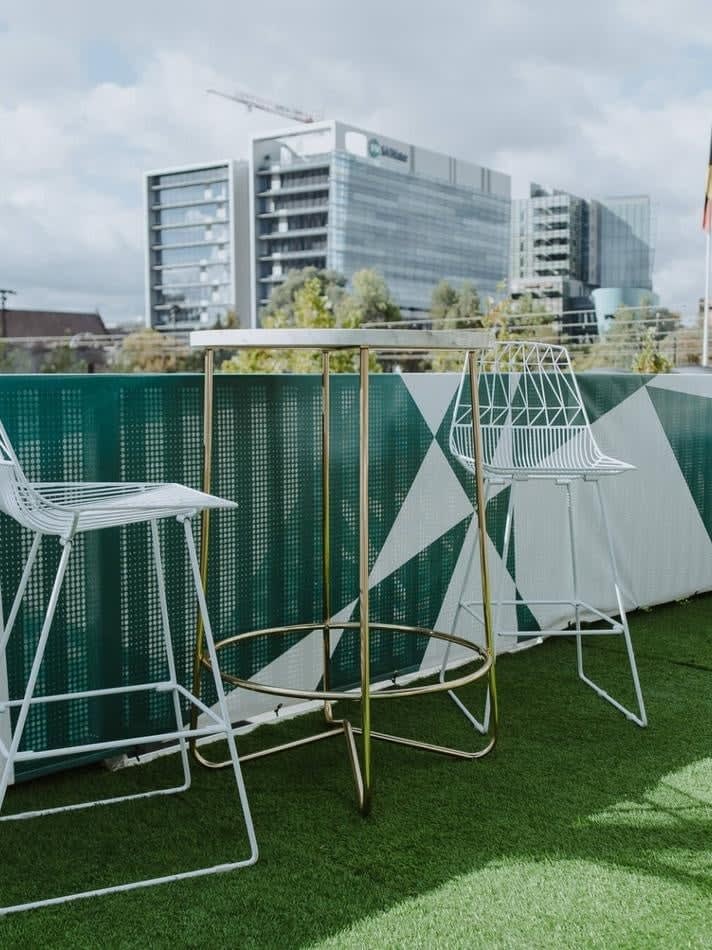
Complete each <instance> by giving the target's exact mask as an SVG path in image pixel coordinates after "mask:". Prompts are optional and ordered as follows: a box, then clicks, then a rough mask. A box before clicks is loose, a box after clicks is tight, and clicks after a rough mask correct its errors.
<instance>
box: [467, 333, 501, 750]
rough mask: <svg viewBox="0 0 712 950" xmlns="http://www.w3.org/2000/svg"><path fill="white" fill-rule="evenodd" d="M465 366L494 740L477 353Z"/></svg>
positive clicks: (470, 355)
mask: <svg viewBox="0 0 712 950" xmlns="http://www.w3.org/2000/svg"><path fill="white" fill-rule="evenodd" d="M467 357H468V362H469V367H470V404H471V406H472V443H473V448H474V456H475V489H476V491H475V496H476V497H475V504H476V506H477V527H478V530H479V535H480V577H481V581H482V615H483V619H484V627H485V645H486V647H487V653H488V654H489V656H490V658H491V659H492V666H491V667H490V671H489V696H490V708H491V713H490V721H491V723H492V737H493V740H494V738H496V736H497V726H498V723H499V706H498V703H497V682H496V677H495V660H496V650H495V642H494V628H493V625H492V596H491V593H490V583H489V570H488V567H487V512H486V505H487V500H486V494H485V481H484V472H483V463H484V456H483V452H482V429H481V427H480V394H479V378H478V373H477V353H476V352H475V351H474V350H469V351H468V354H467Z"/></svg>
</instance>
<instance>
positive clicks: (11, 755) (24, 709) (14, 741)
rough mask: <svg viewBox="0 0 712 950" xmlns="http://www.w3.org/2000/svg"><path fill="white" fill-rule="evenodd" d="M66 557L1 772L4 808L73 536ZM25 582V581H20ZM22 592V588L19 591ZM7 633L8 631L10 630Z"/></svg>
mask: <svg viewBox="0 0 712 950" xmlns="http://www.w3.org/2000/svg"><path fill="white" fill-rule="evenodd" d="M38 544H39V542H38V541H37V538H35V541H34V542H33V545H32V550H31V552H30V558H28V562H27V564H26V565H25V572H23V581H24V586H23V587H22V590H23V592H24V587H26V586H27V579H28V578H29V570H28V565H29V568H30V569H31V567H32V564H31V561H34V557H35V556H36V554H37V546H38ZM62 545H63V547H62V556H61V557H60V559H59V566H58V567H57V573H56V575H55V578H54V584H53V585H52V592H51V594H50V597H49V602H48V604H47V611H46V613H45V619H44V623H43V624H42V629H41V631H40V638H39V640H38V642H37V647H36V649H35V656H34V659H33V661H32V666H31V668H30V675H29V677H28V679H27V685H26V687H25V694H24V696H23V698H22V703H21V704H20V707H19V711H18V714H17V721H16V723H15V728H14V730H13V732H12V738H11V740H10V745H9V748H8V750H7V751H8V754H7V757H6V759H5V762H4V764H3V768H2V773H1V774H0V810H2V806H3V803H4V801H5V794H6V792H7V787H8V784H9V782H10V775H11V773H12V770H13V767H14V762H15V756H16V755H17V752H18V749H19V748H20V742H21V741H22V733H23V731H24V728H25V723H26V721H27V716H28V714H29V711H30V704H31V702H32V697H33V695H34V692H35V686H36V685H37V678H38V676H39V672H40V667H41V666H42V660H43V658H44V653H45V649H46V647H47V640H48V638H49V631H50V628H51V626H52V621H53V619H54V614H55V610H56V609H57V602H58V600H59V595H60V592H61V590H62V583H63V582H64V575H65V574H66V572H67V564H68V562H69V556H70V554H71V553H72V540H71V538H69V539H65V540H63V541H62ZM20 583H21V585H22V581H21V582H20ZM18 593H19V591H18ZM16 607H19V602H18V600H17V596H16V597H15V603H14V604H13V610H12V611H11V614H10V616H11V618H12V621H13V623H14V618H15V616H16V615H17V610H16V609H15V608H16ZM8 628H9V629H10V630H11V629H12V627H11V625H10V622H9V621H8ZM6 633H7V631H6ZM6 643H7V637H5V636H4V637H3V656H4V647H5V644H6Z"/></svg>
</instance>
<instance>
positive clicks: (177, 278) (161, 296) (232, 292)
mask: <svg viewBox="0 0 712 950" xmlns="http://www.w3.org/2000/svg"><path fill="white" fill-rule="evenodd" d="M248 183H249V169H248V164H247V162H244V161H243V162H237V161H232V160H229V161H222V162H210V163H207V164H200V165H189V166H183V167H180V168H171V169H164V170H159V171H152V172H148V173H147V174H146V175H145V179H144V200H145V229H146V232H145V233H146V284H145V286H146V309H145V314H146V323H147V325H148V326H152V327H158V328H161V327H163V328H177V329H180V328H186V327H194V326H214V325H215V324H216V322H218V321H219V322H221V323H224V322H225V321H226V320H227V319H228V317H229V316H230V314H233V313H234V314H236V315H237V319H238V320H239V321H240V322H242V323H245V324H246V323H248V322H249V319H250V292H249V287H250V259H249V254H250V240H249V221H250V218H249V184H248Z"/></svg>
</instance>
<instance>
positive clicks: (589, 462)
mask: <svg viewBox="0 0 712 950" xmlns="http://www.w3.org/2000/svg"><path fill="white" fill-rule="evenodd" d="M467 375H468V369H467V366H465V368H464V370H463V374H462V378H461V380H460V386H459V389H458V393H457V397H456V400H455V408H454V411H453V417H452V422H451V427H450V438H449V446H450V451H451V452H452V454H453V455H454V456H455V458H456V459H457V460H458V462H460V464H461V465H463V467H464V468H465V469H467V471H469V472H472V471H473V452H472V441H471V437H470V435H469V433H470V432H471V429H472V427H471V419H472V405H473V401H472V399H471V397H470V396H469V395H468V393H467V388H466V387H465V385H464V383H465V379H466V377H467ZM480 380H481V387H482V391H483V396H482V398H481V399H480V406H479V411H480V425H481V429H482V436H483V443H484V458H483V465H484V475H485V485H486V488H485V492H484V499H485V502H484V503H485V506H486V505H487V502H488V501H489V499H490V498H491V497H492V495H493V494H494V489H501V488H503V487H509V489H510V493H509V503H508V506H507V515H506V521H505V529H504V539H503V549H502V563H503V565H504V566H505V567H504V569H503V570H502V572H501V574H500V583H499V588H498V591H497V594H496V596H495V599H494V605H493V606H494V611H493V612H494V618H493V625H494V631H495V635H499V636H501V637H519V636H521V635H522V631H519V630H505V629H502V622H501V621H502V608H503V607H518V606H521V605H530V606H536V605H538V606H564V607H570V608H571V610H572V612H573V620H572V622H573V629H571V628H569V629H545V630H541V631H539V632H538V633H537V634H536V635H535V637H536V638H537V639H538V641H539V642H541V638H542V637H545V636H547V637H548V636H571V635H574V636H575V638H576V669H577V673H578V676H579V678H580V679H581V681H582V682H583V683H585V684H586V685H587V686H589V687H590V688H591V689H592V690H593V691H594V692H595V693H596V694H597V695H598V696H600V697H601V698H602V699H604V700H606V701H607V702H608V703H610V704H611V705H612V706H613V707H615V708H616V709H617V710H619V711H620V712H621V713H623V715H624V716H625V717H626V718H627V719H629V720H630V721H631V722H633V723H635V724H636V725H638V726H640V727H644V726H646V725H647V722H648V719H647V714H646V711H645V703H644V700H643V693H642V689H641V686H640V679H639V676H638V669H637V665H636V660H635V653H634V651H633V643H632V640H631V636H630V630H629V627H628V619H627V616H626V611H625V605H624V602H623V595H622V590H621V584H620V580H619V573H618V565H617V562H616V556H615V551H614V548H613V540H612V535H611V530H610V523H609V519H608V513H607V511H606V506H605V503H604V496H603V492H602V491H601V483H600V480H601V478H602V477H604V476H605V477H608V476H611V475H617V474H620V473H622V472H625V471H629V470H632V469H633V468H634V466H632V465H630V464H629V463H627V462H622V461H620V460H618V459H614V458H611V457H610V456H607V455H604V453H603V452H602V451H601V450H600V448H599V447H598V445H597V443H596V440H595V438H594V435H593V432H592V430H591V426H590V423H589V420H588V416H587V414H586V409H585V407H584V404H583V399H582V397H581V393H580V390H579V387H578V383H577V381H576V377H575V375H574V373H573V370H572V367H571V361H570V358H569V354H568V352H567V350H566V349H565V348H564V347H562V346H554V345H550V344H544V343H537V342H524V341H516V342H506V343H499V344H497V346H496V348H495V349H494V350H491V351H489V352H483V353H482V354H481V355H480ZM530 479H531V480H550V481H554V482H555V484H557V485H559V486H561V488H562V489H563V491H564V492H565V497H566V510H567V521H568V541H569V549H570V556H571V598H570V599H559V600H551V599H550V600H527V601H525V600H523V599H521V598H514V599H505V598H504V597H503V593H504V583H505V580H506V565H507V561H508V555H509V548H510V542H511V537H512V527H513V521H514V510H515V493H516V492H517V491H518V490H519V486H520V485H521V483H522V482H523V481H527V480H530ZM574 481H579V482H581V483H584V484H592V485H593V487H594V489H595V492H596V498H597V505H598V510H599V513H600V518H601V524H602V527H603V533H604V535H605V540H606V546H607V551H608V557H609V563H610V574H611V582H612V585H613V590H614V592H615V598H616V605H617V608H618V612H617V616H618V618H619V619H615V616H610V615H609V614H606V613H603V612H602V611H601V610H599V609H597V608H596V607H594V606H592V605H591V604H588V603H586V602H584V601H582V600H581V597H580V591H579V573H578V564H577V557H576V551H577V538H576V535H575V531H574V511H573V502H574V498H573V495H572V492H571V485H572V483H573V482H574ZM473 528H474V530H473V531H472V532H471V533H472V536H473V544H472V547H471V551H470V554H469V559H468V562H467V566H466V569H465V573H464V576H463V586H462V589H461V591H460V595H459V598H458V606H457V608H456V612H455V617H454V620H453V629H456V628H457V622H458V619H459V617H460V614H461V612H462V611H463V610H464V611H466V612H467V613H469V614H470V615H471V616H472V617H474V618H475V619H476V620H478V621H479V622H482V617H481V614H480V613H479V612H478V610H477V608H478V607H480V606H481V602H480V601H476V600H469V599H467V591H466V588H467V584H468V579H469V576H470V571H471V567H472V562H473V559H474V556H475V551H476V549H477V547H478V539H479V538H480V537H481V532H480V529H479V528H478V522H477V520H476V518H474V517H473ZM582 615H584V616H586V617H589V618H590V617H593V618H595V620H594V623H595V626H594V627H586V628H582ZM611 635H613V636H615V635H618V636H622V637H623V640H624V643H625V649H626V655H627V658H628V663H629V666H630V674H631V678H632V681H633V689H634V692H635V698H636V703H637V711H635V710H631V709H629V708H628V707H627V706H625V705H624V704H623V703H621V702H620V701H619V700H617V699H615V698H614V697H613V696H611V695H610V693H608V692H607V691H606V690H605V689H603V688H602V687H601V686H600V685H598V684H597V683H596V682H594V680H592V679H591V678H590V677H589V676H588V675H587V673H586V671H585V667H584V651H583V637H584V636H611ZM451 649H452V644H450V643H448V644H447V645H446V649H445V655H444V658H443V662H442V667H441V671H440V680H441V682H442V681H443V680H444V676H445V671H446V668H447V664H448V661H449V658H450V653H451ZM449 695H450V698H451V699H452V700H453V702H454V703H455V705H456V706H457V707H458V708H459V709H460V711H461V712H462V713H463V715H464V716H465V717H466V718H467V719H468V721H469V722H470V723H471V724H472V726H474V728H475V729H476V730H477V731H478V732H481V733H486V732H487V729H488V725H489V720H490V709H491V701H490V696H489V693H488V694H487V698H486V700H485V707H484V713H483V715H482V716H481V718H478V717H477V716H475V715H474V714H473V712H472V711H471V710H470V709H469V708H468V707H467V706H466V705H465V704H464V703H463V701H462V700H461V699H460V698H459V697H458V696H456V695H455V693H453V692H451V693H450V694H449Z"/></svg>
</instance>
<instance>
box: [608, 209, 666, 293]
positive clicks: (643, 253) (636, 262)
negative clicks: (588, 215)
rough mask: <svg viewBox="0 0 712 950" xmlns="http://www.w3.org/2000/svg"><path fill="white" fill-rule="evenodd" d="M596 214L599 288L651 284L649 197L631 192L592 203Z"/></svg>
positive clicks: (652, 254)
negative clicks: (633, 194)
mask: <svg viewBox="0 0 712 950" xmlns="http://www.w3.org/2000/svg"><path fill="white" fill-rule="evenodd" d="M594 204H595V206H596V212H597V215H598V242H599V243H598V274H597V278H598V279H597V280H596V283H597V284H598V285H599V286H600V287H640V288H642V289H645V290H652V287H653V258H654V253H653V242H652V215H651V208H650V198H649V197H648V196H647V195H635V196H630V197H622V198H602V199H600V200H599V201H596V202H594Z"/></svg>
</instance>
